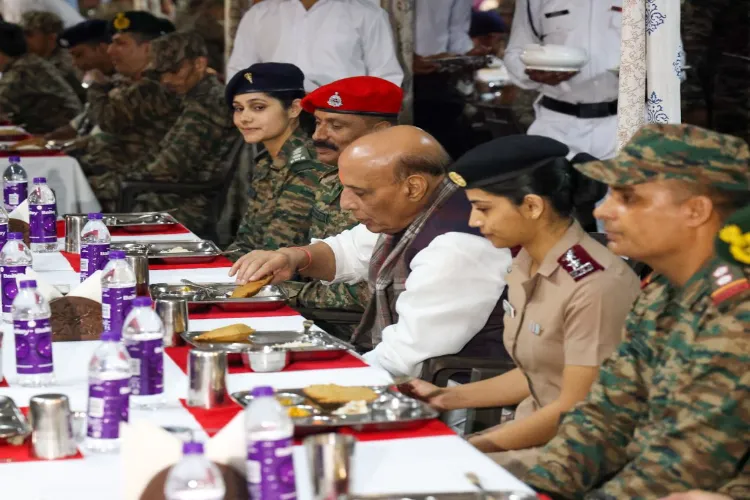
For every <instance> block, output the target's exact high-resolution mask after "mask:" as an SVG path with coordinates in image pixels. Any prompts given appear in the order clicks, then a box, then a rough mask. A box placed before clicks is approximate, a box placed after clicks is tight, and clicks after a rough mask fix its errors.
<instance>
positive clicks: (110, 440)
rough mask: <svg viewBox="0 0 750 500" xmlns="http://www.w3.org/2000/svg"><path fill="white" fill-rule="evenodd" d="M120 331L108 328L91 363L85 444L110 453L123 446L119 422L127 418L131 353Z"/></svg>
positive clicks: (92, 448)
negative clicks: (126, 347) (123, 342)
mask: <svg viewBox="0 0 750 500" xmlns="http://www.w3.org/2000/svg"><path fill="white" fill-rule="evenodd" d="M121 337H122V336H121V334H120V333H118V332H111V331H105V332H103V333H102V336H101V341H102V343H101V345H100V346H99V347H97V348H96V350H95V351H94V354H93V356H92V357H91V361H90V362H89V407H88V415H87V419H86V421H87V430H86V447H87V448H88V449H89V450H91V451H94V452H99V453H107V452H112V451H116V450H117V449H118V448H119V447H120V422H127V421H128V410H129V405H130V356H128V351H127V350H126V349H125V346H124V345H122V342H120V341H121Z"/></svg>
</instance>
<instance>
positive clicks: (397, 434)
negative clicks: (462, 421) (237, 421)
mask: <svg viewBox="0 0 750 500" xmlns="http://www.w3.org/2000/svg"><path fill="white" fill-rule="evenodd" d="M180 402H181V403H182V406H184V407H185V409H186V410H187V411H189V412H190V414H191V415H192V416H193V417H194V418H195V420H197V421H198V423H199V424H200V425H201V427H203V430H204V431H206V434H208V435H209V436H214V435H215V434H217V433H218V432H219V431H220V430H221V429H222V428H224V426H225V425H227V424H228V423H229V422H230V421H231V420H232V419H233V418H234V417H235V415H237V414H238V413H239V412H241V411H242V407H241V406H239V405H238V404H236V403H232V404H231V405H228V406H226V407H225V408H215V409H213V410H204V409H203V408H191V407H189V406H187V404H186V402H185V400H184V399H181V400H180ZM337 432H339V433H341V434H349V435H352V436H354V437H355V438H357V441H385V440H387V439H407V438H420V437H434V436H454V435H455V434H456V433H455V432H453V431H452V430H451V428H450V427H448V426H447V425H445V424H444V423H443V422H441V421H440V420H437V419H434V420H428V421H426V422H424V424H422V425H419V426H418V427H415V428H413V429H403V430H395V431H364V432H361V431H355V430H354V429H352V428H351V427H341V428H339V429H338V430H337ZM301 442H302V441H301V440H299V439H297V440H295V444H301Z"/></svg>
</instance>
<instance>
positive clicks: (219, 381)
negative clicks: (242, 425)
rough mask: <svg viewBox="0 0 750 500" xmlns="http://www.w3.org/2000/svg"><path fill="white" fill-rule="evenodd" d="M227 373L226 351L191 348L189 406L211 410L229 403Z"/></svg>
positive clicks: (189, 359) (189, 356)
mask: <svg viewBox="0 0 750 500" xmlns="http://www.w3.org/2000/svg"><path fill="white" fill-rule="evenodd" d="M226 375H227V355H226V353H224V352H218V351H203V350H201V349H191V350H190V353H189V354H188V380H189V384H190V386H189V387H188V398H187V404H188V406H193V407H199V408H204V409H206V410H210V409H211V408H216V407H219V406H223V405H225V404H227V403H229V402H230V398H229V394H228V393H227V378H226Z"/></svg>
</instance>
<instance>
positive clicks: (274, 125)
mask: <svg viewBox="0 0 750 500" xmlns="http://www.w3.org/2000/svg"><path fill="white" fill-rule="evenodd" d="M304 79H305V76H304V74H303V73H302V71H301V70H300V69H299V68H298V67H297V66H295V65H293V64H286V63H258V64H253V65H252V66H250V67H249V68H246V69H244V70H242V71H240V72H239V73H237V74H236V75H234V76H233V77H232V79H231V80H230V81H229V83H228V84H227V88H226V101H227V105H228V106H229V107H230V108H231V109H232V113H233V118H234V124H235V126H236V127H237V128H238V129H239V131H240V132H241V133H242V136H243V137H244V138H245V142H248V143H252V144H258V145H259V146H262V148H263V149H262V152H261V153H260V154H259V155H258V156H257V157H256V158H255V165H254V167H253V169H252V174H251V175H252V177H251V181H250V189H249V190H248V197H249V199H248V207H247V212H246V213H245V216H244V217H243V220H242V222H241V224H240V227H239V229H238V231H237V236H236V238H235V241H234V242H233V243H232V245H231V246H230V247H229V249H230V250H235V251H236V252H235V253H234V254H232V255H231V256H230V258H233V259H237V258H239V257H240V256H241V255H242V254H245V253H249V252H251V251H252V250H276V249H277V248H280V247H293V246H299V245H303V244H307V243H308V241H307V234H308V230H309V228H310V223H311V211H312V206H313V204H314V202H315V191H316V190H317V187H318V182H319V179H320V176H321V175H322V173H323V172H325V171H326V170H327V169H328V168H329V167H326V166H325V165H323V164H322V163H320V162H319V161H318V160H317V159H316V154H315V148H314V147H313V145H312V140H311V138H310V137H309V135H308V134H307V133H306V132H305V131H304V130H303V129H302V127H300V115H301V113H302V112H303V111H302V106H301V105H300V103H301V100H302V98H303V97H304V96H305V91H304V87H303V82H304Z"/></svg>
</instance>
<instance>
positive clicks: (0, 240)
mask: <svg viewBox="0 0 750 500" xmlns="http://www.w3.org/2000/svg"><path fill="white" fill-rule="evenodd" d="M6 241H8V212H6V211H5V209H4V208H3V207H2V206H0V248H3V246H4V245H5V242H6Z"/></svg>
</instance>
